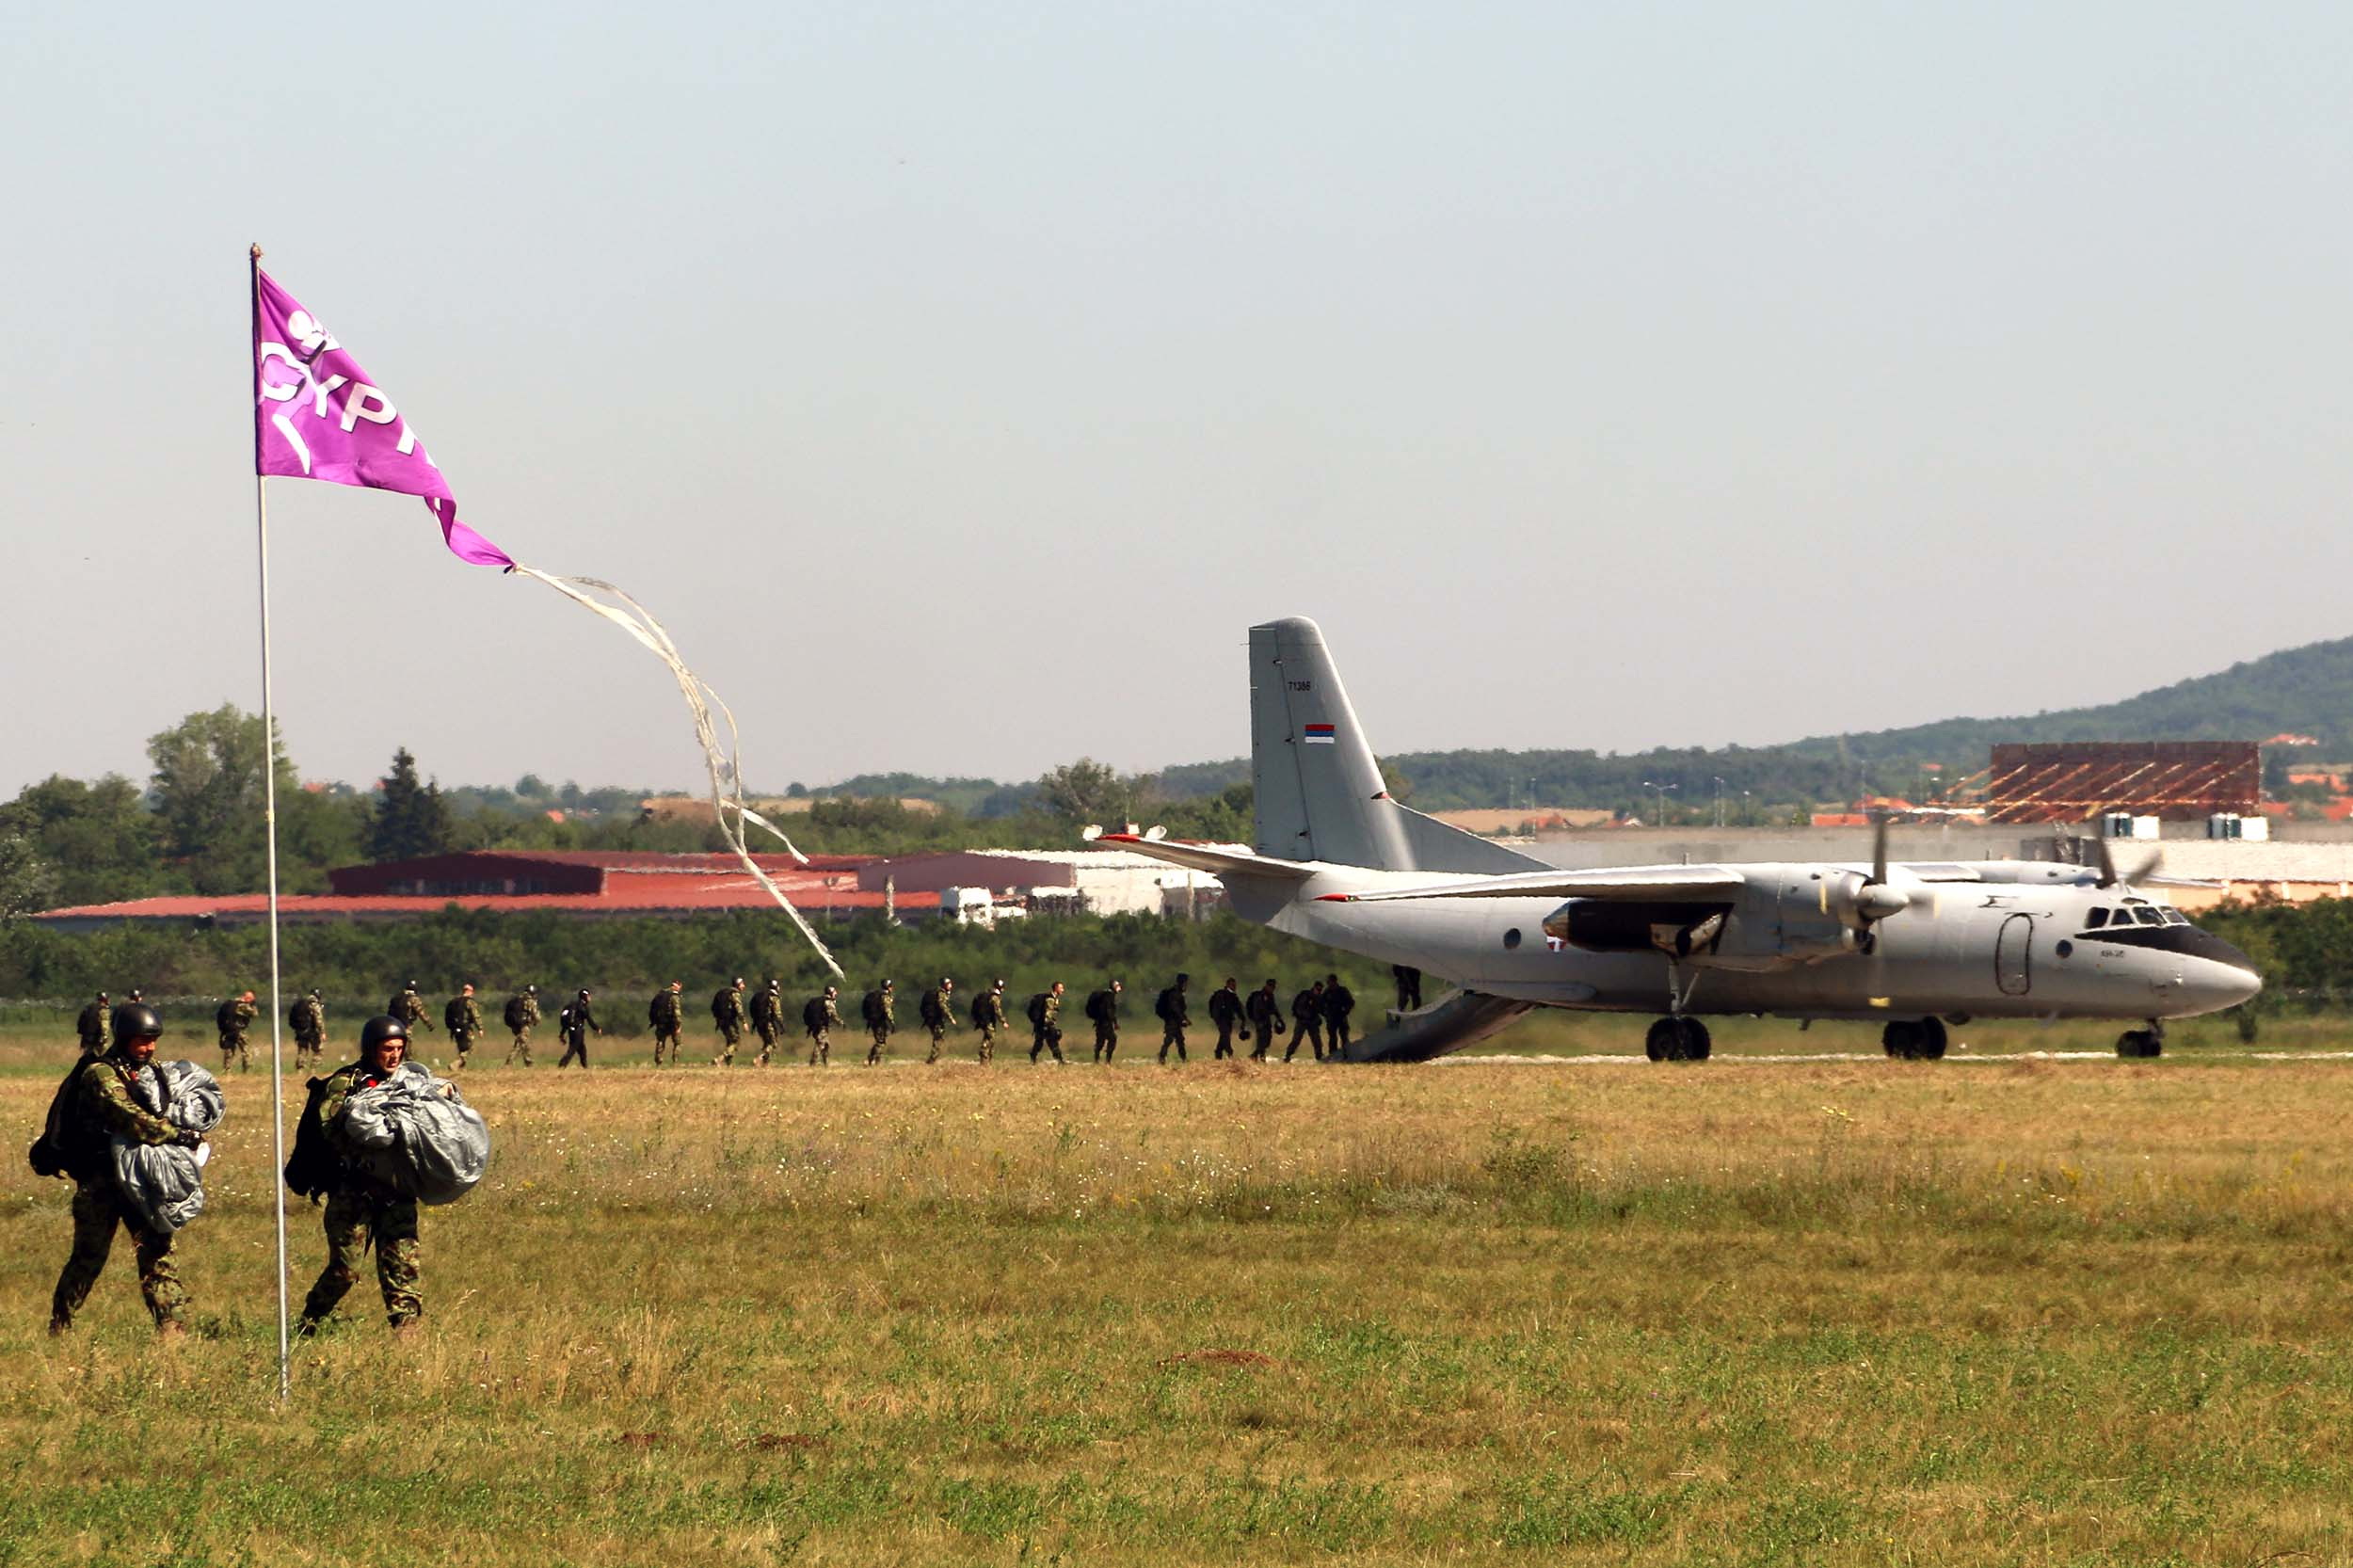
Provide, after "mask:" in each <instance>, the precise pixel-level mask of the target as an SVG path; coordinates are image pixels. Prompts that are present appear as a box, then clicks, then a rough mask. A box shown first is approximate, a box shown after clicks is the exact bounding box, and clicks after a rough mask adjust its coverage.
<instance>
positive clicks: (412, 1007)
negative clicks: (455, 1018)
mask: <svg viewBox="0 0 2353 1568" xmlns="http://www.w3.org/2000/svg"><path fill="white" fill-rule="evenodd" d="M384 1011H385V1012H387V1013H389V1014H391V1015H392V1016H393V1017H395V1018H398V1019H399V1020H400V1026H401V1027H402V1028H403V1029H405V1030H407V1031H408V1037H409V1038H411V1039H413V1038H415V1036H416V1032H417V1031H418V1030H420V1029H422V1030H424V1031H425V1032H427V1033H430V1032H432V1029H433V1020H432V1019H430V1018H428V1017H426V1016H424V998H423V997H421V996H419V995H417V983H416V982H415V981H413V980H412V981H410V982H409V983H408V984H406V985H404V986H402V987H401V988H400V989H399V990H397V991H394V992H393V993H392V1000H390V1001H388V1002H386V1003H385V1004H384ZM404 1049H405V1047H404Z"/></svg>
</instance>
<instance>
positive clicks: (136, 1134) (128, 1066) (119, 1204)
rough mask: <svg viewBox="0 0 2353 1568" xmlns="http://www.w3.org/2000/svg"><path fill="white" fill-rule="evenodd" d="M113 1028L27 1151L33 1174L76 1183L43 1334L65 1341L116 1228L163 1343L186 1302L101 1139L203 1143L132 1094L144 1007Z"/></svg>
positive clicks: (160, 1026) (132, 1008) (123, 1013)
mask: <svg viewBox="0 0 2353 1568" xmlns="http://www.w3.org/2000/svg"><path fill="white" fill-rule="evenodd" d="M110 1022H111V1024H112V1027H113V1031H114V1035H113V1044H112V1046H111V1047H110V1048H108V1049H107V1050H106V1052H105V1054H104V1055H103V1056H102V1055H95V1054H91V1055H86V1056H85V1057H84V1058H83V1059H82V1060H81V1061H80V1062H78V1063H76V1064H75V1065H74V1068H73V1071H72V1074H71V1075H70V1076H69V1077H68V1078H67V1080H66V1081H65V1082H64V1083H62V1084H60V1085H59V1086H58V1090H57V1095H56V1099H55V1100H54V1101H53V1102H52V1103H51V1105H50V1108H49V1123H48V1126H47V1127H46V1128H44V1129H43V1130H42V1132H41V1137H40V1143H39V1144H36V1145H34V1149H33V1155H34V1160H33V1168H34V1169H35V1170H36V1171H39V1172H40V1173H41V1174H42V1175H44V1176H72V1178H73V1251H72V1255H71V1256H68V1257H67V1259H66V1263H65V1268H64V1269H63V1270H62V1271H61V1272H59V1273H58V1275H57V1288H56V1294H55V1295H53V1296H52V1297H51V1298H50V1301H49V1332H50V1333H51V1334H63V1333H65V1332H66V1330H68V1329H70V1328H72V1326H73V1315H74V1314H75V1313H76V1312H78V1311H80V1310H81V1308H82V1304H83V1303H84V1302H85V1301H87V1300H88V1299H89V1292H90V1287H91V1286H93V1285H95V1284H97V1283H98V1276H99V1274H100V1273H101V1272H103V1271H104V1269H105V1267H106V1255H107V1254H108V1253H109V1252H111V1251H113V1250H114V1241H115V1227H116V1226H117V1225H120V1226H122V1228H124V1229H125V1230H128V1231H129V1232H130V1233H131V1244H132V1246H133V1247H134V1248H136V1255H137V1257H138V1269H139V1293H140V1294H141V1295H142V1296H144V1297H145V1298H146V1299H147V1310H148V1312H149V1313H150V1314H151V1315H152V1317H153V1318H154V1320H155V1331H156V1332H157V1333H158V1334H161V1335H164V1336H175V1335H178V1334H179V1333H181V1332H182V1330H181V1323H180V1314H181V1311H182V1310H183V1309H184V1307H185V1306H186V1304H187V1293H186V1292H185V1291H184V1290H183V1289H181V1288H180V1273H179V1271H178V1270H177V1269H176V1268H175V1267H173V1265H172V1261H171V1241H172V1238H171V1235H170V1233H168V1232H166V1231H153V1230H150V1229H148V1228H147V1226H146V1225H144V1224H140V1222H139V1220H138V1218H137V1211H136V1209H134V1208H131V1207H130V1205H128V1204H126V1203H125V1202H123V1200H122V1198H121V1196H120V1194H119V1193H118V1192H116V1191H115V1184H114V1174H113V1157H112V1155H111V1153H110V1150H109V1144H108V1139H109V1138H111V1137H121V1138H127V1139H129V1140H130V1141H131V1142H132V1143H135V1144H179V1145H180V1146H181V1147H183V1148H191V1149H192V1148H195V1147H196V1146H197V1145H198V1144H200V1143H202V1142H203V1140H202V1139H201V1138H200V1136H198V1135H197V1134H196V1133H195V1132H192V1131H189V1130H187V1129H185V1128H178V1127H175V1126H173V1125H172V1124H171V1123H170V1122H168V1121H167V1120H165V1119H164V1118H163V1117H161V1116H159V1115H157V1114H156V1113H155V1112H152V1111H150V1110H149V1109H148V1108H147V1107H146V1105H145V1104H143V1103H142V1102H141V1100H140V1097H139V1096H138V1094H137V1093H136V1092H135V1091H134V1090H133V1088H132V1086H131V1085H132V1080H134V1079H136V1077H137V1076H138V1073H139V1070H140V1069H141V1068H143V1067H145V1066H146V1065H147V1064H149V1063H151V1062H152V1061H153V1060H154V1059H155V1046H156V1043H157V1042H158V1041H160V1040H161V1039H162V1038H163V1034H164V1020H163V1018H162V1017H161V1016H158V1015H157V1013H156V1012H155V1010H154V1009H153V1008H152V1007H149V1006H147V1005H146V1004H144V1003H142V1002H125V1003H124V1004H123V1006H122V1008H121V1010H120V1012H117V1013H115V1014H114V1016H113V1017H112V1019H111V1020H110Z"/></svg>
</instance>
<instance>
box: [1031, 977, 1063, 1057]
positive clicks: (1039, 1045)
mask: <svg viewBox="0 0 2353 1568" xmlns="http://www.w3.org/2000/svg"><path fill="white" fill-rule="evenodd" d="M1030 1029H1031V1032H1032V1033H1031V1041H1030V1060H1031V1061H1032V1062H1035V1061H1036V1060H1037V1053H1038V1052H1039V1051H1042V1050H1050V1051H1052V1052H1053V1053H1054V1060H1055V1061H1057V1062H1060V1061H1061V1060H1063V1054H1062V983H1061V982H1059V981H1057V982H1055V984H1054V988H1053V989H1052V990H1050V991H1040V992H1039V993H1038V994H1037V995H1035V996H1033V997H1032V998H1031V999H1030Z"/></svg>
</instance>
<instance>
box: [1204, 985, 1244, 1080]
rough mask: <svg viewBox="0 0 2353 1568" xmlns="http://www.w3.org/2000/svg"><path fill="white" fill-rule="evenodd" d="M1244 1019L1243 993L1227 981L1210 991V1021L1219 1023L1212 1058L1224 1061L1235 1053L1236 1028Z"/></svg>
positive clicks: (1212, 1059)
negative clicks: (1215, 1049) (1215, 1047)
mask: <svg viewBox="0 0 2353 1568" xmlns="http://www.w3.org/2000/svg"><path fill="white" fill-rule="evenodd" d="M1241 1020H1242V1004H1241V992H1239V991H1237V990H1235V989H1234V983H1233V982H1232V981H1230V980H1229V981H1227V982H1226V983H1225V984H1223V985H1221V986H1219V987H1218V988H1217V989H1216V990H1214V991H1211V992H1210V993H1209V1022H1211V1023H1213V1024H1215V1025H1217V1051H1216V1053H1215V1055H1213V1056H1212V1057H1211V1058H1210V1060H1211V1061H1224V1060H1225V1058H1226V1057H1229V1056H1231V1055H1233V1054H1234V1030H1235V1027H1236V1026H1237V1025H1239V1024H1240V1023H1241Z"/></svg>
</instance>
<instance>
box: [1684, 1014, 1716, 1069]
mask: <svg viewBox="0 0 2353 1568" xmlns="http://www.w3.org/2000/svg"><path fill="white" fill-rule="evenodd" d="M1675 1022H1676V1023H1678V1024H1680V1025H1681V1026H1682V1033H1683V1060H1685V1061H1686V1062H1705V1061H1706V1060H1707V1053H1708V1052H1709V1051H1711V1050H1713V1049H1715V1048H1716V1046H1715V1042H1714V1041H1712V1040H1710V1039H1709V1038H1708V1037H1707V1026H1706V1025H1705V1024H1704V1023H1702V1022H1700V1021H1699V1020H1698V1019H1697V1018H1677V1019H1676V1020H1675Z"/></svg>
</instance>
